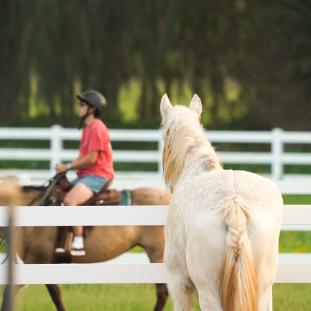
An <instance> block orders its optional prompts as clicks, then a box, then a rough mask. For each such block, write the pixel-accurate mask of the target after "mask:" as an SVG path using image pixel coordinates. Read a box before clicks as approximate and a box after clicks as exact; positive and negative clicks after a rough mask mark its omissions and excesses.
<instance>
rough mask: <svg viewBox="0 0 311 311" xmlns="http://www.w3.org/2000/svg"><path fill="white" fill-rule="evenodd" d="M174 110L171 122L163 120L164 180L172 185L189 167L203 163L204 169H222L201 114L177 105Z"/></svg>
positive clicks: (202, 167)
mask: <svg viewBox="0 0 311 311" xmlns="http://www.w3.org/2000/svg"><path fill="white" fill-rule="evenodd" d="M172 109H173V110H174V113H172V114H171V115H173V118H172V119H171V120H168V122H167V123H168V124H165V123H166V122H164V123H163V130H164V141H165V143H164V150H163V169H164V180H165V183H166V184H167V185H168V186H170V187H171V188H173V187H174V185H175V184H176V182H177V181H178V179H179V177H180V175H181V174H182V172H183V171H184V170H185V169H186V168H188V167H189V166H193V165H197V164H198V163H200V164H201V169H202V170H211V169H216V168H221V164H220V162H219V159H218V157H217V156H216V153H215V150H214V148H213V147H212V145H211V144H210V142H209V141H208V140H207V139H206V138H205V134H204V129H203V127H202V126H201V124H200V121H199V117H198V116H197V115H196V114H195V113H194V112H193V111H191V110H190V109H189V108H186V107H183V106H178V105H176V106H174V107H173V108H172ZM171 117H172V116H171Z"/></svg>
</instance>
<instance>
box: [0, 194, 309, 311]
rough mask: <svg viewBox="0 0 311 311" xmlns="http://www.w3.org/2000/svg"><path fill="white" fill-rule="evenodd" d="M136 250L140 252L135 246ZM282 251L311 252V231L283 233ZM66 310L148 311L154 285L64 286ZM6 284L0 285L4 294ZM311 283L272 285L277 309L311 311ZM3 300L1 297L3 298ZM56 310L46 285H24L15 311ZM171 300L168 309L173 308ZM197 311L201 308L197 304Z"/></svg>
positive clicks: (294, 199)
mask: <svg viewBox="0 0 311 311" xmlns="http://www.w3.org/2000/svg"><path fill="white" fill-rule="evenodd" d="M284 201H285V203H286V204H311V196H285V197H284ZM135 251H139V248H136V249H135ZM280 251H281V252H311V232H282V233H281V237H280ZM62 289H63V297H64V301H65V305H66V307H67V310H69V311H71V310H74V311H82V310H83V311H95V310H96V311H97V310H105V311H119V310H120V311H121V310H122V311H127V310H128V311H146V310H152V308H153V306H154V303H155V290H154V286H153V285H149V284H148V285H62ZM2 291H3V287H0V294H1V296H2ZM310 294H311V284H276V285H274V287H273V310H274V311H309V310H311V307H310V306H311V295H310ZM0 301H2V298H0ZM42 310H44V311H54V310H55V309H54V306H53V304H52V302H51V300H50V298H49V296H48V292H47V290H46V288H45V287H44V286H43V285H32V286H27V287H25V288H23V290H22V291H21V292H20V294H19V296H18V299H17V306H16V311H42ZM171 310H173V308H172V302H171V301H170V300H169V302H168V304H167V306H166V308H165V311H171ZM196 310H199V307H198V306H196Z"/></svg>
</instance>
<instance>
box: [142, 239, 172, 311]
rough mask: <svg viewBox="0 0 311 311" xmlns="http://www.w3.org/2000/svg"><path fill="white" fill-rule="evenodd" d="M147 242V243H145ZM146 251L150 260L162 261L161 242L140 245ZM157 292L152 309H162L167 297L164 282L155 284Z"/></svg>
mask: <svg viewBox="0 0 311 311" xmlns="http://www.w3.org/2000/svg"><path fill="white" fill-rule="evenodd" d="M146 244H147V243H146ZM142 247H143V248H144V250H145V252H146V253H147V255H148V257H149V259H150V262H154V263H155V262H163V243H160V244H155V245H148V244H147V245H142ZM155 287H156V292H157V302H156V305H155V306H154V309H153V310H154V311H162V310H163V309H164V306H165V304H166V301H167V298H168V289H167V286H166V284H155Z"/></svg>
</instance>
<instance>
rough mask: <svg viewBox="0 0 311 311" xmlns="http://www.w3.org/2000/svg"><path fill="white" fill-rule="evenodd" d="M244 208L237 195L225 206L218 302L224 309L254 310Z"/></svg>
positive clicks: (252, 271)
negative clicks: (223, 250) (219, 297)
mask: <svg viewBox="0 0 311 311" xmlns="http://www.w3.org/2000/svg"><path fill="white" fill-rule="evenodd" d="M247 218H248V207H247V206H246V205H245V204H244V203H243V202H242V199H241V198H239V197H236V198H234V199H233V200H232V201H231V202H230V203H229V204H228V206H227V207H226V208H225V218H224V221H225V224H226V225H227V230H228V231H227V236H226V246H225V256H224V262H223V266H222V270H221V273H220V292H221V302H222V306H223V310H224V311H255V310H257V292H258V291H257V276H256V272H255V267H254V261H253V254H252V247H251V243H250V239H249V237H248V234H247Z"/></svg>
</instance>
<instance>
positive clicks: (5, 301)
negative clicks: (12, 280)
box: [1, 285, 24, 311]
mask: <svg viewBox="0 0 311 311" xmlns="http://www.w3.org/2000/svg"><path fill="white" fill-rule="evenodd" d="M23 286H24V285H15V286H14V292H13V301H14V298H15V296H16V294H17V292H18V291H19V290H20V289H21V288H22V287H23ZM8 295H9V287H8V286H6V287H5V289H4V291H3V300H2V306H1V311H11V310H9V309H10V305H9V304H10V302H9V297H8Z"/></svg>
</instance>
